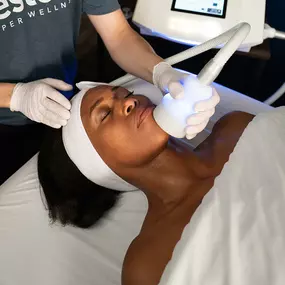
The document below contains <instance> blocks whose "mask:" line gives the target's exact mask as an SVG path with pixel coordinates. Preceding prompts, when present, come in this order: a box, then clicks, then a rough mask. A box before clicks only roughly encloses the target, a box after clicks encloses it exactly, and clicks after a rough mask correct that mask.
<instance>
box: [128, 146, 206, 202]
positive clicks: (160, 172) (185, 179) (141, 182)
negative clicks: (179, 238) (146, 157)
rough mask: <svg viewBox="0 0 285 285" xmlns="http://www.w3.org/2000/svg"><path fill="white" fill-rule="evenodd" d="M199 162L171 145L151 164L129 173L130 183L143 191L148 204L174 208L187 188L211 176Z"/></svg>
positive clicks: (191, 154) (193, 154) (193, 156)
mask: <svg viewBox="0 0 285 285" xmlns="http://www.w3.org/2000/svg"><path fill="white" fill-rule="evenodd" d="M210 175H211V172H210V171H209V169H208V168H207V166H206V164H205V163H204V162H203V161H202V159H201V158H200V157H199V156H198V155H197V154H196V153H195V152H193V151H190V150H189V148H185V147H183V146H182V145H181V144H180V143H179V142H174V143H173V142H170V143H169V144H168V146H167V148H165V149H164V150H163V151H162V152H161V153H160V154H159V155H158V156H157V157H156V158H155V159H154V160H153V161H152V162H151V163H149V164H147V165H144V166H143V167H140V168H136V169H134V170H133V171H131V172H129V173H128V175H127V177H128V180H129V181H131V183H133V184H135V185H136V186H137V187H138V188H139V189H141V190H143V191H144V192H145V194H146V196H147V198H148V201H149V203H150V204H155V205H159V204H161V205H162V206H163V207H165V206H167V205H170V206H172V205H175V204H177V203H179V202H180V201H182V200H183V199H184V198H185V196H186V195H188V194H189V189H190V188H191V187H192V186H194V185H195V184H197V183H198V182H199V181H201V180H203V179H206V178H208V177H210Z"/></svg>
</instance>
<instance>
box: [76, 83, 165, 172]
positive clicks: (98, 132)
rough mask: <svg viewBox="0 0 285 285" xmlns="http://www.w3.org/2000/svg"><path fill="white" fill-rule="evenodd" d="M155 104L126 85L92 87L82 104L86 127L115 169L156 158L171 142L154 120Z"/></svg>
mask: <svg viewBox="0 0 285 285" xmlns="http://www.w3.org/2000/svg"><path fill="white" fill-rule="evenodd" d="M154 107H155V106H154V105H153V104H152V102H151V101H150V100H149V99H148V98H147V97H145V96H138V95H133V94H132V93H130V92H129V91H128V90H126V89H125V88H122V87H111V86H104V85H102V86H98V87H96V88H93V89H90V90H89V91H88V92H87V93H86V95H85V96H84V98H83V100H82V104H81V118H82V122H83V125H84V127H85V130H86V132H87V134H88V136H89V138H90V140H91V142H92V144H93V146H94V147H95V149H96V150H97V152H98V153H99V154H100V156H101V157H102V159H103V160H104V161H105V163H107V164H108V165H109V167H111V168H112V169H118V168H117V167H118V166H120V165H121V166H122V165H124V166H139V165H142V164H144V163H147V162H149V161H151V160H153V159H154V158H155V157H156V156H157V155H158V154H159V153H160V152H161V151H162V150H163V149H164V148H165V147H166V145H167V141H168V135H167V134H166V133H165V132H163V131H162V130H161V129H160V128H159V127H158V125H157V124H156V122H155V121H154V119H153V115H152V113H153V109H154Z"/></svg>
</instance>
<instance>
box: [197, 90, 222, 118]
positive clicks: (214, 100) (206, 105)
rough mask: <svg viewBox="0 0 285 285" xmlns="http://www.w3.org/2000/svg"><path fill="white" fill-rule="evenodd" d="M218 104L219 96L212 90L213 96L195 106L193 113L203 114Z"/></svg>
mask: <svg viewBox="0 0 285 285" xmlns="http://www.w3.org/2000/svg"><path fill="white" fill-rule="evenodd" d="M219 102H220V96H219V94H218V93H217V91H216V90H215V89H214V88H213V95H212V97H211V98H210V99H208V100H203V101H200V102H198V103H196V104H195V106H194V110H195V112H197V113H198V112H205V111H207V110H209V109H213V108H215V107H216V106H217V105H218V104H219Z"/></svg>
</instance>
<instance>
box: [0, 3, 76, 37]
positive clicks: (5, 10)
mask: <svg viewBox="0 0 285 285" xmlns="http://www.w3.org/2000/svg"><path fill="white" fill-rule="evenodd" d="M52 1H53V2H54V0H0V31H2V32H5V31H6V30H7V29H8V28H14V27H15V26H16V25H21V24H23V23H24V19H23V16H22V15H23V14H22V13H23V12H25V13H26V16H28V18H35V17H37V16H45V15H47V14H50V13H52V12H55V11H58V10H60V9H65V8H67V6H68V5H69V4H71V0H63V1H62V2H60V3H56V4H53V3H50V2H52ZM42 4H45V5H42ZM47 4H49V5H47ZM37 5H41V6H40V9H37ZM12 13H17V14H19V17H18V18H17V19H14V20H13V21H9V22H5V23H3V21H4V20H5V19H8V18H9V17H10V16H11V14H12Z"/></svg>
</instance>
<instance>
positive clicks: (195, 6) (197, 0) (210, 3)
mask: <svg viewBox="0 0 285 285" xmlns="http://www.w3.org/2000/svg"><path fill="white" fill-rule="evenodd" d="M226 9H227V0H174V1H173V4H172V9H171V10H173V11H179V12H187V13H193V14H199V15H207V16H212V17H219V18H225V17H226Z"/></svg>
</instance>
